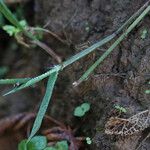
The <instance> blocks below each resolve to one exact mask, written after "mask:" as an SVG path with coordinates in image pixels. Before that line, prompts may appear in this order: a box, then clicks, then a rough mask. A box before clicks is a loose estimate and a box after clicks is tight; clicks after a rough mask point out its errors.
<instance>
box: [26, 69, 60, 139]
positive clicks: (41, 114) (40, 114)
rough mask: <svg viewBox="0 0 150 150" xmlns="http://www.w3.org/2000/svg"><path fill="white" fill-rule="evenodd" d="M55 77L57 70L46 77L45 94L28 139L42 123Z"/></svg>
mask: <svg viewBox="0 0 150 150" xmlns="http://www.w3.org/2000/svg"><path fill="white" fill-rule="evenodd" d="M57 77H58V72H57V71H56V72H53V73H52V74H51V75H50V77H49V79H48V83H47V88H46V93H45V96H44V98H43V100H42V103H41V105H40V108H39V111H38V113H37V117H36V119H35V122H34V125H33V128H32V131H31V134H30V136H29V138H28V141H30V140H31V139H32V137H33V136H34V135H35V134H36V132H37V131H38V130H39V128H40V126H41V124H42V120H43V118H44V115H45V113H46V110H47V108H48V105H49V102H50V99H51V95H52V92H53V89H54V85H55V82H56V80H57Z"/></svg>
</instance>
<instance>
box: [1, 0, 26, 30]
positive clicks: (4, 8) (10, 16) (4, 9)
mask: <svg viewBox="0 0 150 150" xmlns="http://www.w3.org/2000/svg"><path fill="white" fill-rule="evenodd" d="M0 11H1V13H2V14H3V15H4V16H5V17H6V18H7V19H8V20H9V21H10V22H11V23H12V24H13V25H14V26H15V27H17V28H19V29H20V30H24V28H23V27H22V26H21V25H20V23H19V21H18V20H17V19H16V18H15V17H14V15H13V14H12V13H11V11H10V10H9V9H8V8H7V6H6V5H5V3H4V2H3V0H0Z"/></svg>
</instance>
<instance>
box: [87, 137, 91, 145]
mask: <svg viewBox="0 0 150 150" xmlns="http://www.w3.org/2000/svg"><path fill="white" fill-rule="evenodd" d="M86 143H87V144H88V145H90V144H92V140H91V138H90V137H87V138H86Z"/></svg>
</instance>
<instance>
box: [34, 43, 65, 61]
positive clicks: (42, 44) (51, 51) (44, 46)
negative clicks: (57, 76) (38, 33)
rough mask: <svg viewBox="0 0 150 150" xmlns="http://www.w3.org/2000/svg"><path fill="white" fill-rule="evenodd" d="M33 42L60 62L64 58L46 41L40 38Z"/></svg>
mask: <svg viewBox="0 0 150 150" xmlns="http://www.w3.org/2000/svg"><path fill="white" fill-rule="evenodd" d="M32 43H33V44H35V45H37V46H39V47H41V48H42V49H44V50H45V51H46V52H47V53H48V54H49V55H51V56H52V57H53V58H54V59H55V60H56V61H57V62H58V63H61V62H62V60H61V58H60V57H59V56H58V55H57V54H56V53H55V52H54V51H53V50H52V49H51V48H50V47H48V46H47V45H46V44H45V43H43V42H40V41H38V40H34V41H32Z"/></svg>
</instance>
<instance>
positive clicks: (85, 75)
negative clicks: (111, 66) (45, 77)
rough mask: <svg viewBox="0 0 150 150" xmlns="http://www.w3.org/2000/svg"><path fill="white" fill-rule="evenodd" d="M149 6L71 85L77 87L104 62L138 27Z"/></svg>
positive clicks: (149, 8) (149, 9) (149, 7)
mask: <svg viewBox="0 0 150 150" xmlns="http://www.w3.org/2000/svg"><path fill="white" fill-rule="evenodd" d="M149 11H150V6H148V7H147V8H146V9H145V10H144V11H143V13H142V14H141V15H140V16H139V17H138V18H137V19H136V20H135V21H134V22H133V23H132V24H131V25H130V26H129V27H128V29H127V30H126V31H125V32H124V33H123V34H122V35H121V36H120V37H119V38H118V39H117V40H116V41H115V42H114V43H113V44H112V46H111V47H110V48H109V49H108V50H107V51H106V52H105V53H103V55H102V56H101V57H100V58H99V59H98V60H97V61H96V62H95V63H94V64H93V65H92V66H90V68H89V69H88V70H87V71H86V72H85V73H84V74H83V75H82V76H81V78H80V79H79V80H78V81H76V82H74V83H73V85H75V86H77V85H79V84H80V83H81V82H82V81H84V80H86V79H87V78H88V76H89V75H90V74H91V73H92V72H93V71H94V69H95V68H96V67H97V66H98V65H99V64H100V63H102V62H103V61H104V59H105V58H107V56H108V55H109V54H110V53H111V52H112V51H113V50H114V49H115V48H116V47H117V46H118V45H119V44H120V43H121V42H122V41H123V39H124V38H125V37H126V36H127V35H128V34H129V33H130V32H131V31H132V30H133V29H134V28H135V27H136V26H137V25H138V23H139V22H140V21H141V20H142V19H143V18H144V17H145V16H146V15H147V14H148V12H149Z"/></svg>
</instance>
